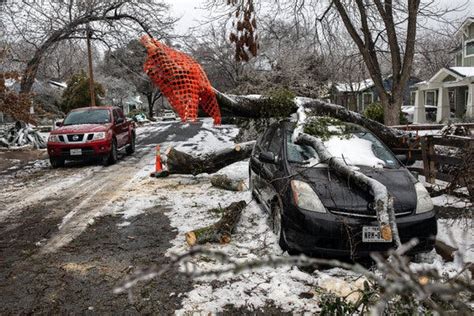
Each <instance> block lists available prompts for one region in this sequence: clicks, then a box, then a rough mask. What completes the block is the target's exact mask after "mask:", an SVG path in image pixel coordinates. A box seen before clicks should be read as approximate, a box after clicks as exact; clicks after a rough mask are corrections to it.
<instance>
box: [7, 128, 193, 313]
mask: <svg viewBox="0 0 474 316" xmlns="http://www.w3.org/2000/svg"><path fill="white" fill-rule="evenodd" d="M164 125H168V124H164ZM201 128H202V123H197V124H189V125H187V126H186V127H185V128H183V126H182V125H181V124H180V123H178V122H174V123H170V124H169V127H168V128H167V129H166V130H164V131H163V132H159V133H153V134H151V135H148V136H144V137H143V138H140V139H139V140H138V142H137V152H136V153H135V154H134V155H133V156H125V155H120V156H121V157H120V161H119V163H118V164H116V165H113V166H109V167H102V166H99V165H97V164H96V163H94V162H91V163H70V164H68V166H67V167H66V168H61V169H55V170H53V169H51V168H49V167H45V168H43V169H40V170H38V171H34V172H31V173H25V174H22V173H21V172H18V173H17V174H15V175H14V177H12V178H11V179H8V180H7V181H5V182H3V181H2V182H3V184H4V187H3V188H2V190H1V191H0V209H2V212H3V213H0V296H1V297H0V314H1V315H5V314H30V313H39V314H103V313H107V314H143V313H153V314H170V313H173V312H174V311H175V310H176V309H179V308H180V304H181V300H182V297H181V294H180V293H186V292H188V291H189V290H190V289H191V286H192V282H191V281H190V280H189V279H188V278H187V277H185V276H183V275H181V274H180V273H179V272H178V271H171V272H170V273H168V274H166V275H165V276H163V277H162V278H161V279H160V280H159V281H152V282H149V283H145V284H141V285H139V286H137V287H135V288H133V289H132V290H131V291H130V293H129V294H128V295H127V294H120V295H116V294H113V292H112V290H113V288H114V287H116V286H118V285H121V284H122V283H123V282H124V281H125V280H126V279H127V277H130V276H131V275H133V273H135V272H136V271H139V270H141V269H147V268H148V267H150V266H161V265H165V264H167V263H168V262H169V258H168V257H165V256H164V253H165V251H166V250H167V249H168V248H169V247H170V246H171V245H170V241H171V240H172V239H174V238H175V236H176V232H175V231H174V230H173V229H172V227H171V226H170V224H169V220H168V218H167V217H166V215H164V212H165V211H166V209H165V208H163V207H160V206H155V207H152V208H151V209H148V210H147V211H146V212H145V213H144V214H142V215H139V216H136V217H134V218H133V219H132V220H131V221H132V223H131V224H130V225H129V226H125V227H121V226H120V225H118V224H119V223H120V222H121V221H123V220H122V219H121V216H114V215H106V216H98V217H94V216H95V215H94V212H97V209H99V208H100V207H102V206H103V205H104V204H107V203H109V202H110V201H112V202H113V201H114V199H117V198H120V196H117V195H120V193H119V192H121V190H122V191H123V187H124V183H126V181H127V179H130V178H131V177H133V175H134V174H136V173H137V172H139V171H140V170H141V168H143V166H144V164H145V163H144V160H146V159H145V158H146V157H148V158H149V155H150V153H151V152H153V150H154V148H153V147H154V145H156V144H158V143H162V142H165V141H170V140H174V139H175V138H174V137H176V139H177V140H186V139H188V138H191V137H193V136H194V135H196V134H197V133H198V132H199V131H200V129H201ZM173 135H174V136H173ZM176 135H179V136H176ZM107 201H109V202H107ZM70 212H71V213H74V214H73V217H72V219H71V220H70V221H68V222H67V223H65V224H64V223H63V222H64V218H65V216H66V215H68V214H69V213H70ZM91 219H92V220H93V222H92V224H91V225H89V224H90V223H91ZM60 225H62V227H61V229H59V226H60ZM83 225H86V226H87V228H85V230H83V228H81V227H82V226H83ZM71 236H72V237H71Z"/></svg>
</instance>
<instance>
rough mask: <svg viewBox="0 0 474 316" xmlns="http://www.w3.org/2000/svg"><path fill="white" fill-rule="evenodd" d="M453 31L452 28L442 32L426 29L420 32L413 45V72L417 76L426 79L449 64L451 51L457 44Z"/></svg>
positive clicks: (451, 56)
mask: <svg viewBox="0 0 474 316" xmlns="http://www.w3.org/2000/svg"><path fill="white" fill-rule="evenodd" d="M453 33H454V31H453V30H446V31H445V32H442V33H441V32H439V31H437V32H434V31H429V30H426V31H424V32H423V33H422V35H421V36H420V37H419V39H418V40H417V41H416V47H415V49H416V52H415V61H414V72H415V73H416V75H417V76H418V77H420V78H421V79H423V80H427V79H429V78H431V77H432V76H433V75H434V74H436V73H437V72H438V71H439V70H440V69H441V68H443V67H448V66H450V65H451V63H452V62H453V58H454V54H453V53H452V52H453V50H454V49H456V48H458V44H459V43H458V41H457V39H456V38H455V37H453V36H452V34H453Z"/></svg>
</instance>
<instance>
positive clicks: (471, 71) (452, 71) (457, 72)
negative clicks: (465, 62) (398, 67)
mask: <svg viewBox="0 0 474 316" xmlns="http://www.w3.org/2000/svg"><path fill="white" fill-rule="evenodd" d="M448 76H453V77H454V78H455V80H454V82H457V81H460V82H461V81H463V80H464V79H465V78H471V77H474V67H448V68H441V69H440V70H439V71H438V72H437V73H436V74H435V75H434V76H433V77H431V78H430V79H429V80H428V81H421V82H418V83H416V84H415V86H416V87H422V86H427V85H430V84H431V83H442V82H443V81H444V80H445V79H446V78H447V77H448Z"/></svg>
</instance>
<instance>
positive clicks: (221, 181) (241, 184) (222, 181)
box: [211, 174, 245, 191]
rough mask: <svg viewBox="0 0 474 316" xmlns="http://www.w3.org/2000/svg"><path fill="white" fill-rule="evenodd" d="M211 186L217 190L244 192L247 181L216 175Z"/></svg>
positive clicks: (212, 178)
mask: <svg viewBox="0 0 474 316" xmlns="http://www.w3.org/2000/svg"><path fill="white" fill-rule="evenodd" d="M211 184H212V185H213V186H215V187H216V188H220V189H224V190H229V191H244V190H245V181H244V180H242V179H240V180H237V179H231V178H229V177H228V176H226V175H225V174H216V175H214V176H212V177H211Z"/></svg>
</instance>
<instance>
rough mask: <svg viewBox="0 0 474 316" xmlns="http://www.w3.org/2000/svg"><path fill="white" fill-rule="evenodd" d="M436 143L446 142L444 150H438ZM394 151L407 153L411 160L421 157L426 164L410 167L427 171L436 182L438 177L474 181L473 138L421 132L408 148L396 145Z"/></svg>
mask: <svg viewBox="0 0 474 316" xmlns="http://www.w3.org/2000/svg"><path fill="white" fill-rule="evenodd" d="M436 145H439V146H444V148H443V150H438V151H436V150H435V146H436ZM456 149H457V150H456ZM459 150H461V151H462V152H460V151H459ZM393 151H394V152H395V153H397V154H406V155H407V157H408V160H411V161H413V160H422V161H423V168H419V167H408V169H410V170H412V171H416V172H418V173H420V174H422V175H424V176H425V177H426V181H427V182H429V183H432V184H434V183H435V179H439V180H443V181H446V182H452V181H456V182H457V183H458V184H460V185H463V186H468V187H470V186H472V182H473V181H474V174H473V172H474V138H471V137H463V136H432V135H429V136H421V137H418V138H417V140H416V141H415V142H413V143H412V144H410V146H409V148H394V149H393ZM454 152H456V155H454ZM469 189H470V188H469Z"/></svg>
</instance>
